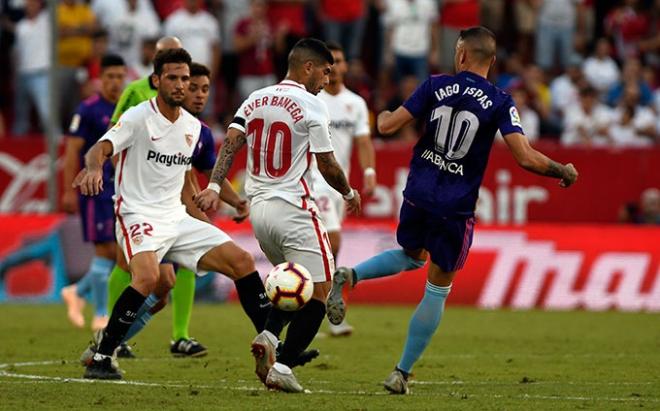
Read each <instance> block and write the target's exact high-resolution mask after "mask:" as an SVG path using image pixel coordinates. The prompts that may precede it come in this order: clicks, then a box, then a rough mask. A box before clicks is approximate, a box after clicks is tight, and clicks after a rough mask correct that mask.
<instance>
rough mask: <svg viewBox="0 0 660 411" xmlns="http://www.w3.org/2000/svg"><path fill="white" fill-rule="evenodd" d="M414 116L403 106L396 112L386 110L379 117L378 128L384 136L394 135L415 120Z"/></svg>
mask: <svg viewBox="0 0 660 411" xmlns="http://www.w3.org/2000/svg"><path fill="white" fill-rule="evenodd" d="M413 118H414V117H413V116H412V114H410V112H409V111H408V110H407V109H406V108H405V107H403V106H400V107H399V108H397V109H396V110H394V111H389V110H385V111H383V112H381V113H380V114H379V115H378V119H377V120H376V128H377V129H378V132H379V133H380V134H382V135H385V136H387V135H390V134H394V133H396V132H397V131H399V130H401V128H403V126H405V125H406V124H408V123H410V122H411V121H412V120H413Z"/></svg>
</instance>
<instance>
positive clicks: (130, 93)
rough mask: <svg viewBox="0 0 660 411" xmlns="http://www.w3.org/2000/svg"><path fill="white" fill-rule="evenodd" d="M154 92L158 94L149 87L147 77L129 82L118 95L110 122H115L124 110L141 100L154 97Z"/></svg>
mask: <svg viewBox="0 0 660 411" xmlns="http://www.w3.org/2000/svg"><path fill="white" fill-rule="evenodd" d="M156 94H158V91H157V90H156V89H155V88H153V87H151V83H150V82H149V77H144V78H141V79H138V80H135V81H133V82H131V83H130V84H129V85H128V86H126V88H125V89H124V91H123V92H122V93H121V97H119V101H118V102H117V107H115V111H114V113H112V119H111V120H110V121H112V124H117V122H118V121H119V118H120V117H121V115H122V114H124V113H125V112H126V110H128V109H129V108H131V107H134V106H137V105H138V104H140V103H142V102H143V101H147V100H149V99H150V98H154V97H156Z"/></svg>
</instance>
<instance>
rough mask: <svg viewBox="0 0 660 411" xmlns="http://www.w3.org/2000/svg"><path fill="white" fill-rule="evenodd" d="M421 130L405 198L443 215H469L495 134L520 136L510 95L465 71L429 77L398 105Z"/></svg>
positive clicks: (518, 119)
mask: <svg viewBox="0 0 660 411" xmlns="http://www.w3.org/2000/svg"><path fill="white" fill-rule="evenodd" d="M403 107H405V108H406V109H407V110H408V111H409V112H410V113H411V114H412V115H413V117H415V118H418V119H423V120H424V123H425V126H426V131H425V132H424V135H423V136H422V138H421V139H420V140H419V141H418V142H417V144H416V145H415V148H414V150H413V157H412V160H411V161H410V174H409V175H408V181H407V183H406V188H405V190H404V192H403V195H404V197H405V198H406V199H407V200H409V201H410V202H412V203H413V204H415V205H416V206H418V207H422V208H424V209H426V210H428V211H429V212H432V213H435V214H440V215H443V216H472V215H473V214H474V208H475V206H476V202H477V197H478V195H479V186H480V185H481V181H482V179H483V175H484V171H485V170H486V164H487V163H488V155H489V154H490V149H491V147H492V144H493V139H494V137H495V133H496V132H497V130H498V129H499V130H500V131H501V133H502V135H504V136H506V135H507V134H510V133H516V132H517V133H522V132H523V130H522V126H521V124H520V116H519V115H518V111H517V110H516V107H515V106H514V104H513V100H512V98H511V96H509V95H508V94H507V93H505V92H504V91H502V90H500V89H498V88H497V87H495V86H494V85H492V84H491V83H490V82H489V81H488V80H486V79H485V78H483V77H481V76H479V75H477V74H474V73H471V72H467V71H463V72H460V73H458V74H456V75H455V76H448V75H438V76H431V77H429V79H428V80H426V81H425V82H424V83H422V84H421V85H420V86H419V87H418V88H417V90H415V92H414V93H413V95H412V96H411V97H410V98H409V99H408V100H406V101H405V102H404V103H403Z"/></svg>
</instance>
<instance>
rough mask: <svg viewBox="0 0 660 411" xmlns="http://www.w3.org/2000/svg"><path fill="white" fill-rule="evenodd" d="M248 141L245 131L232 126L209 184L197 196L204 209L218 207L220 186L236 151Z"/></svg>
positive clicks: (199, 205) (200, 206)
mask: <svg viewBox="0 0 660 411" xmlns="http://www.w3.org/2000/svg"><path fill="white" fill-rule="evenodd" d="M246 141H247V139H246V138H245V133H243V132H242V131H239V130H237V129H235V128H230V129H229V131H228V132H227V137H226V138H225V141H224V143H223V144H222V148H221V149H220V154H219V155H218V159H217V160H216V162H215V166H214V167H213V172H212V173H211V178H210V180H209V185H208V187H207V188H206V190H204V191H202V192H201V193H199V194H198V195H196V196H195V203H196V204H197V207H199V208H200V209H201V210H202V211H206V210H208V209H209V208H212V209H214V210H215V209H216V208H217V207H218V202H219V201H220V195H219V193H220V187H221V185H222V184H223V182H224V180H225V177H227V173H228V172H229V169H230V168H231V165H232V163H233V162H234V157H236V153H238V152H239V151H240V149H241V148H243V146H244V145H245V143H246Z"/></svg>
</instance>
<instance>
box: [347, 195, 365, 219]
mask: <svg viewBox="0 0 660 411" xmlns="http://www.w3.org/2000/svg"><path fill="white" fill-rule="evenodd" d="M353 193H354V194H355V195H354V196H353V198H351V199H350V200H346V208H347V209H348V212H349V213H352V214H360V211H362V200H361V199H360V193H358V192H357V190H353Z"/></svg>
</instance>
